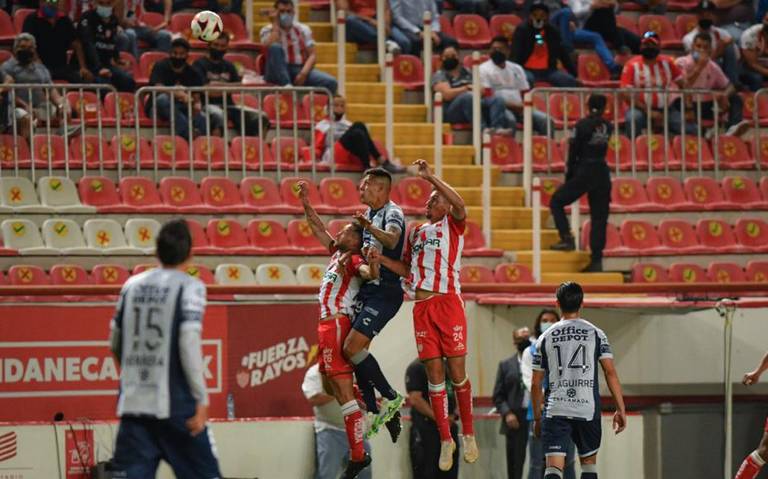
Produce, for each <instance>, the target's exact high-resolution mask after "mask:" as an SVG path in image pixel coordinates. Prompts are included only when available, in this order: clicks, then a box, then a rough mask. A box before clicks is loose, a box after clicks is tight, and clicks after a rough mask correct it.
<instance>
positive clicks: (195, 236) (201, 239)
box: [186, 219, 227, 255]
mask: <svg viewBox="0 0 768 479" xmlns="http://www.w3.org/2000/svg"><path fill="white" fill-rule="evenodd" d="M186 221H187V226H188V227H189V232H190V234H191V235H192V252H193V253H194V254H203V255H205V254H215V255H223V254H227V252H226V250H225V249H223V248H219V247H216V246H211V244H210V242H209V241H208V236H207V235H206V234H205V228H203V225H201V224H200V223H199V222H198V221H197V220H192V219H187V220H186Z"/></svg>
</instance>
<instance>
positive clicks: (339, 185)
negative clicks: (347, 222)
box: [320, 177, 367, 215]
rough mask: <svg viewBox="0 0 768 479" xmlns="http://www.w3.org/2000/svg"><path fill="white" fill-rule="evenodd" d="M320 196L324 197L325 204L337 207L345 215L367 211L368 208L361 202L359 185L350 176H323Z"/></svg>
mask: <svg viewBox="0 0 768 479" xmlns="http://www.w3.org/2000/svg"><path fill="white" fill-rule="evenodd" d="M320 197H321V198H322V199H323V204H326V205H328V206H330V207H332V208H335V209H336V211H337V212H338V213H341V214H344V215H351V214H355V213H357V212H358V211H365V209H366V208H367V207H366V206H364V205H363V204H361V203H360V194H359V193H358V189H357V185H355V184H354V183H353V182H352V180H350V179H349V178H343V177H334V178H323V179H322V180H321V181H320Z"/></svg>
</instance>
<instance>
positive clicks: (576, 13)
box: [551, 0, 621, 78]
mask: <svg viewBox="0 0 768 479" xmlns="http://www.w3.org/2000/svg"><path fill="white" fill-rule="evenodd" d="M593 3H594V2H593V1H592V0H571V1H570V2H569V3H568V5H569V6H568V7H565V8H561V9H560V10H558V11H557V13H555V14H554V15H552V20H551V23H552V25H554V26H555V27H557V28H558V29H559V31H560V37H561V38H562V40H563V48H565V50H566V51H567V52H568V55H573V54H574V53H575V52H574V50H575V44H576V43H579V44H584V45H587V46H588V47H589V48H591V49H592V50H594V51H595V53H597V56H598V57H600V60H601V61H602V62H603V64H605V66H606V67H607V68H608V71H610V72H611V75H612V76H614V77H615V78H618V76H619V74H620V73H621V65H619V64H617V63H616V62H615V61H614V59H613V52H612V51H611V50H610V49H609V48H608V46H607V45H606V44H605V40H603V37H602V36H601V35H600V34H599V33H597V32H593V31H592V30H587V29H585V28H584V23H585V22H586V21H587V19H588V18H589V15H590V14H591V13H592V5H593Z"/></svg>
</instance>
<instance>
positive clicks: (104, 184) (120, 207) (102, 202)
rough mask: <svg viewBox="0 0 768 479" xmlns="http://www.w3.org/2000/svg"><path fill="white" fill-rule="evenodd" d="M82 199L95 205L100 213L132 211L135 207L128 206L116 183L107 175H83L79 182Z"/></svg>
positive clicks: (83, 201)
mask: <svg viewBox="0 0 768 479" xmlns="http://www.w3.org/2000/svg"><path fill="white" fill-rule="evenodd" d="M77 189H78V191H79V193H80V201H82V203H83V204H84V205H89V206H95V207H96V208H97V209H98V211H99V213H130V212H134V211H135V208H133V207H131V206H126V205H124V204H123V202H122V201H121V200H120V195H118V194H117V188H116V187H115V183H114V182H113V181H112V180H111V179H109V178H107V177H105V176H83V177H82V178H80V180H79V181H78V182H77Z"/></svg>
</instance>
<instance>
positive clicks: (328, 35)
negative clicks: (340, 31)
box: [253, 10, 334, 42]
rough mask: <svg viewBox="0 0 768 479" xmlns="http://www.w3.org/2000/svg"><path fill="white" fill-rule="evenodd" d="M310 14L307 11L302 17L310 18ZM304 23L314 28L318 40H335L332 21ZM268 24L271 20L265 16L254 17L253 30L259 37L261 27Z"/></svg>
mask: <svg viewBox="0 0 768 479" xmlns="http://www.w3.org/2000/svg"><path fill="white" fill-rule="evenodd" d="M256 13H257V14H258V10H257V11H256ZM308 16H309V14H308V13H306V14H304V15H302V16H301V18H308ZM302 22H303V20H302ZM303 23H304V24H305V25H307V26H308V27H309V28H311V29H312V36H313V37H314V39H315V41H316V42H332V41H333V40H334V38H333V27H332V26H331V24H330V23H325V22H303ZM268 24H269V22H268V21H267V20H266V19H265V18H264V17H257V18H256V19H254V22H253V31H254V33H255V34H256V36H257V37H258V36H259V32H261V29H262V28H263V27H264V26H266V25H268Z"/></svg>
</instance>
